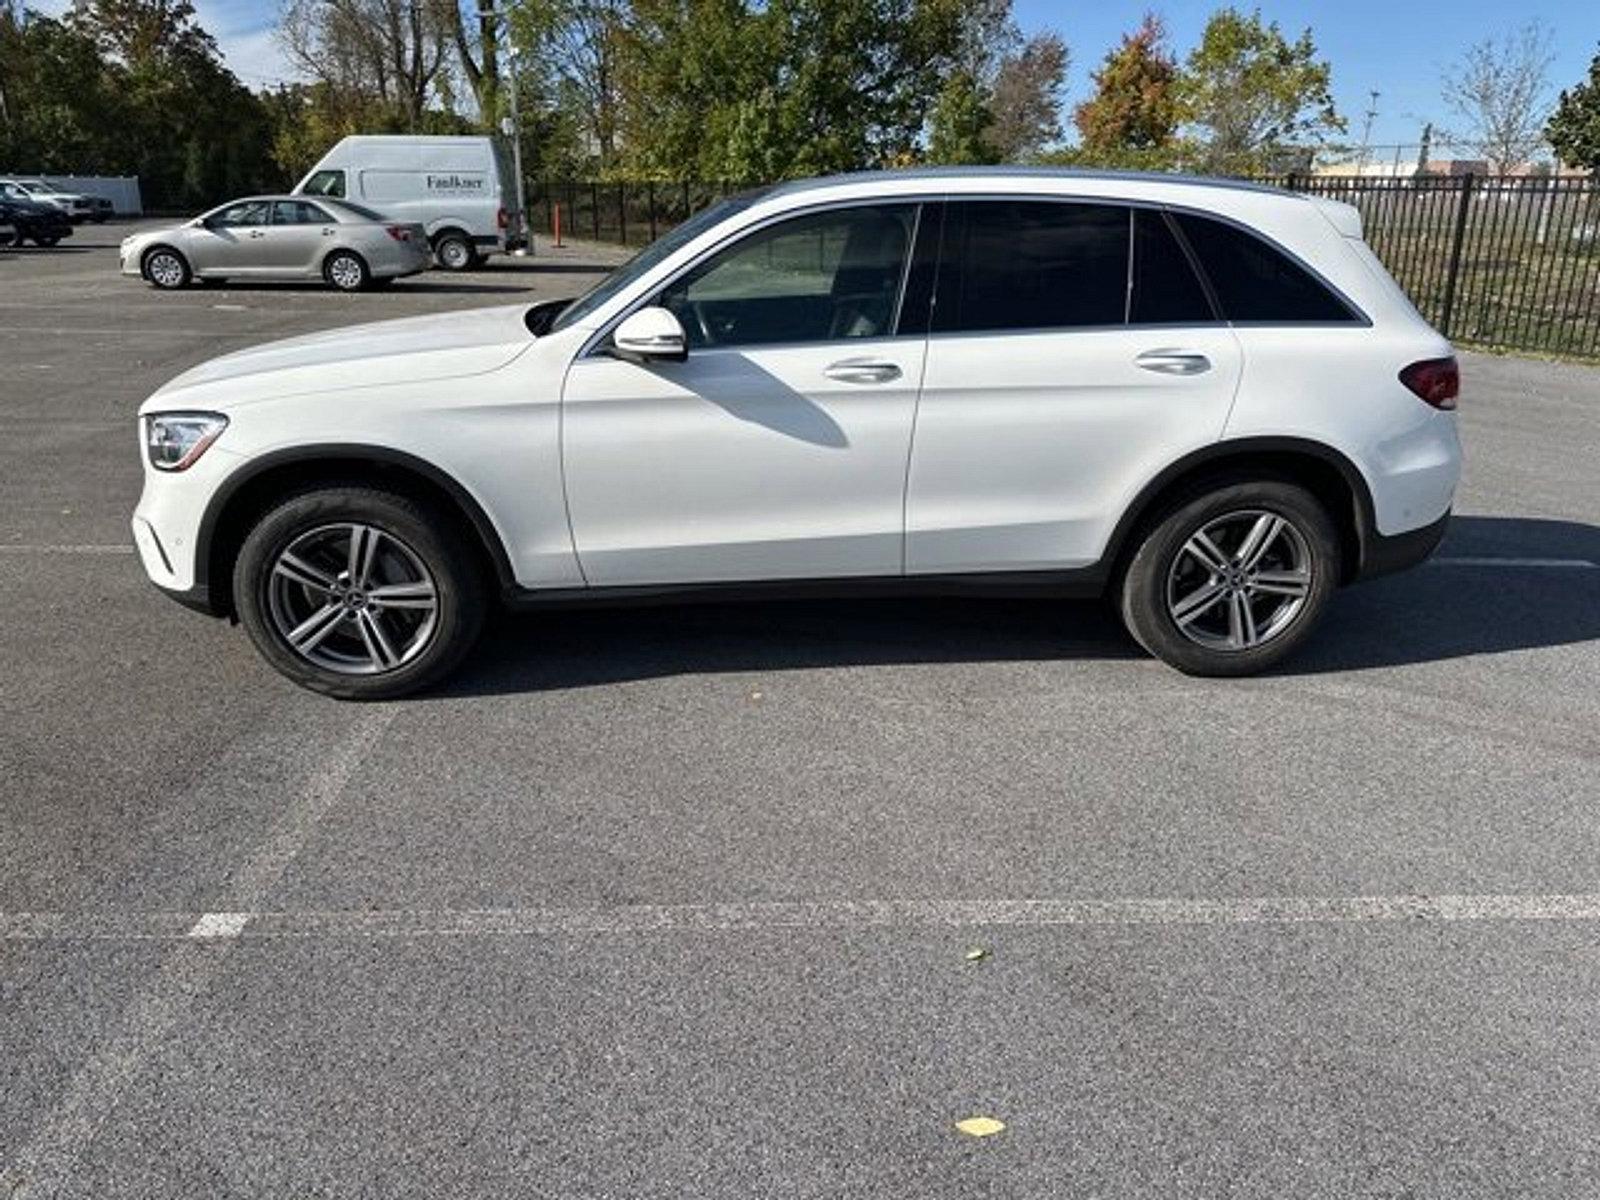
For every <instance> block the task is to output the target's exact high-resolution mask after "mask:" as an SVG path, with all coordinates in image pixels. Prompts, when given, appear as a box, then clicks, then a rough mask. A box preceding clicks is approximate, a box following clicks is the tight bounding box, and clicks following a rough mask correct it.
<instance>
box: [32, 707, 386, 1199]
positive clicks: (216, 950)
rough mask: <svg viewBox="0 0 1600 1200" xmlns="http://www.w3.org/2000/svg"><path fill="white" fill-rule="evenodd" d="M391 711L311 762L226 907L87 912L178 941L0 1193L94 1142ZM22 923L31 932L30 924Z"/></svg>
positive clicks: (52, 1175) (54, 1186)
mask: <svg viewBox="0 0 1600 1200" xmlns="http://www.w3.org/2000/svg"><path fill="white" fill-rule="evenodd" d="M396 711H397V710H396V709H393V708H388V709H379V710H370V711H366V712H363V713H362V714H361V715H360V716H359V717H358V718H357V719H356V721H355V722H354V724H353V726H352V728H351V729H350V730H349V732H348V734H347V735H346V736H345V737H344V738H343V739H342V740H341V741H340V743H339V745H338V747H337V748H336V749H335V750H334V752H333V754H332V755H331V756H330V757H329V758H328V759H326V760H324V761H323V762H321V763H319V764H318V766H317V768H316V770H315V772H314V773H313V774H312V775H311V777H310V778H309V779H308V780H307V781H306V783H305V785H304V787H303V788H302V789H301V791H300V793H299V794H298V795H297V796H294V797H293V798H292V799H291V801H290V802H289V803H288V804H287V805H286V806H285V810H284V812H283V815H282V817H281V819H280V821H279V823H278V826H277V828H276V830H275V831H274V832H273V833H272V835H271V836H269V837H268V838H267V840H266V841H265V842H264V843H263V844H262V845H261V847H260V848H259V849H258V850H257V851H256V852H255V853H254V854H253V855H251V856H250V858H249V859H248V860H247V861H246V862H245V863H244V864H243V865H242V866H241V867H240V868H239V869H238V870H237V871H236V872H234V874H233V875H232V876H231V877H230V879H229V882H228V887H227V892H228V898H229V899H230V900H231V901H232V902H233V903H232V905H231V907H230V908H229V909H228V910H226V911H218V912H209V913H194V914H189V915H188V917H187V919H186V920H174V916H175V914H172V913H165V914H155V913H148V914H125V915H112V916H110V917H95V918H91V919H90V923H91V924H93V925H96V926H98V927H99V930H98V932H96V933H90V934H88V935H87V936H91V937H112V938H152V937H155V938H163V937H177V938H181V939H183V940H184V941H185V942H186V943H194V942H199V943H201V944H202V945H204V946H206V947H207V948H206V949H200V948H198V947H197V946H194V945H190V944H186V945H184V946H182V947H178V948H174V949H173V950H172V951H171V952H169V953H168V954H167V955H166V957H165V958H164V959H163V961H162V963H161V966H160V968H159V969H158V970H157V971H156V973H155V975H154V976H153V978H152V979H151V981H150V983H149V984H148V985H146V986H145V987H144V988H142V989H141V990H140V991H139V992H138V993H137V994H136V995H135V997H134V999H133V1000H132V1002H131V1003H130V1004H129V1007H128V1010H127V1012H126V1013H124V1014H123V1019H122V1021H121V1024H120V1027H119V1029H118V1031H117V1032H116V1033H114V1034H112V1035H111V1037H110V1038H109V1039H108V1040H107V1041H105V1042H104V1043H103V1044H101V1045H100V1046H99V1047H98V1048H97V1049H96V1050H95V1051H94V1052H93V1053H92V1054H91V1055H90V1056H89V1057H88V1059H87V1060H86V1061H85V1062H84V1063H83V1065H82V1066H81V1067H79V1069H78V1071H77V1073H76V1074H74V1075H73V1077H72V1079H71V1081H70V1082H69V1083H68V1084H67V1086H66V1088H65V1089H64V1091H63V1092H62V1095H61V1099H60V1101H59V1103H58V1104H57V1105H56V1108H55V1110H54V1111H53V1112H52V1113H51V1115H50V1116H49V1118H48V1119H47V1120H45V1121H43V1122H41V1123H40V1124H39V1125H38V1126H36V1127H35V1129H34V1131H33V1133H32V1135H31V1136H30V1137H29V1138H28V1140H27V1141H26V1142H25V1143H24V1144H22V1145H21V1146H18V1147H15V1150H16V1153H15V1154H14V1155H13V1156H12V1158H11V1161H10V1163H9V1164H8V1165H7V1166H6V1167H5V1169H4V1170H0V1197H5V1196H12V1195H15V1194H17V1193H19V1192H22V1190H23V1189H24V1188H27V1189H28V1191H27V1192H26V1194H27V1195H30V1196H31V1195H39V1196H53V1195H56V1194H57V1193H58V1191H59V1190H61V1188H62V1185H63V1184H65V1183H66V1182H67V1181H69V1180H71V1179H72V1178H74V1177H75V1175H76V1173H77V1168H78V1156H79V1155H80V1154H81V1153H82V1151H83V1149H84V1147H85V1146H87V1145H88V1144H89V1143H90V1142H91V1141H93V1140H94V1138H95V1136H96V1134H97V1133H98V1132H99V1130H100V1126H101V1123H102V1122H103V1121H104V1120H105V1117H106V1114H107V1113H109V1112H110V1111H111V1109H112V1108H113V1107H115V1105H116V1103H117V1100H118V1098H119V1097H120V1096H121V1094H122V1092H123V1091H124V1090H125V1089H126V1088H127V1086H128V1084H129V1083H130V1082H131V1081H132V1079H133V1078H134V1076H135V1074H136V1073H137V1072H138V1070H139V1068H140V1067H141V1066H142V1065H143V1063H144V1061H145V1059H146V1058H148V1057H149V1055H150V1054H151V1053H153V1052H154V1051H155V1050H156V1049H157V1048H158V1047H159V1046H160V1045H161V1043H162V1041H163V1040H165V1039H166V1037H167V1036H168V1034H169V1033H170V1032H171V1031H172V1028H173V1027H174V1026H175V1025H177V1024H178V1023H179V1022H180V1021H182V1020H183V1019H184V1018H185V1016H186V1015H187V1014H188V1012H189V1009H190V1007H191V1006H192V1005H193V1004H194V1003H195V1001H196V1000H197V999H198V998H199V997H200V996H202V995H203V994H204V993H205V991H206V989H207V988H209V987H210V986H211V984H212V981H213V980H214V978H215V976H216V974H217V972H218V971H219V970H220V969H221V967H222V964H223V963H224V962H226V961H227V956H228V947H231V946H234V945H237V944H238V939H239V934H240V932H241V931H242V930H244V929H245V928H246V927H247V925H248V924H249V922H250V920H251V916H252V913H251V911H250V910H252V909H253V908H255V907H257V906H259V905H260V904H261V902H262V901H263V900H264V899H266V897H267V895H268V893H269V892H270V891H271V889H272V887H273V886H274V885H275V884H276V883H277V882H278V880H279V879H280V878H281V877H282V875H283V873H284V871H286V870H287V869H288V867H289V864H290V863H291V862H292V861H293V858H294V856H295V855H296V854H297V853H298V852H299V850H300V848H301V847H302V846H303V845H304V844H305V840H306V838H307V837H308V836H309V835H310V833H311V831H312V829H313V828H314V827H315V825H316V823H317V822H318V821H320V820H321V819H322V818H323V816H325V815H326V813H327V811H328V809H329V808H330V807H331V806H332V805H333V804H334V803H335V802H336V801H337V800H338V798H339V796H340V795H341V794H342V793H343V791H344V788H345V785H346V784H347V783H348V782H349V780H350V777H351V776H352V775H353V774H354V773H355V771H356V768H357V767H358V766H360V764H361V763H362V761H364V760H365V758H366V756H367V755H368V754H370V753H371V752H372V749H373V747H375V746H376V745H377V743H378V739H379V738H380V737H381V736H382V735H383V732H384V730H386V729H387V728H388V726H389V723H390V722H391V721H393V720H394V717H395V713H396ZM79 928H84V926H83V925H82V924H81V922H80V920H79V919H77V918H69V917H65V915H64V914H61V913H55V914H50V913H44V914H39V913H34V914H27V913H17V914H0V938H17V937H22V938H29V937H31V938H34V939H38V938H41V937H44V938H51V939H59V938H63V937H69V938H70V937H72V936H73V932H74V930H76V929H79ZM30 930H31V932H30Z"/></svg>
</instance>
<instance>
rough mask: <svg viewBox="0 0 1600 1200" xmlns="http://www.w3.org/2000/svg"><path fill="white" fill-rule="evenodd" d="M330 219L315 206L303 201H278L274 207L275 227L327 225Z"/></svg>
mask: <svg viewBox="0 0 1600 1200" xmlns="http://www.w3.org/2000/svg"><path fill="white" fill-rule="evenodd" d="M328 220H329V218H328V214H327V213H325V212H323V211H322V210H321V209H320V208H318V207H317V206H316V205H315V204H306V203H305V202H304V201H301V200H276V201H274V202H273V205H272V223H273V224H274V225H325V224H327V222H328Z"/></svg>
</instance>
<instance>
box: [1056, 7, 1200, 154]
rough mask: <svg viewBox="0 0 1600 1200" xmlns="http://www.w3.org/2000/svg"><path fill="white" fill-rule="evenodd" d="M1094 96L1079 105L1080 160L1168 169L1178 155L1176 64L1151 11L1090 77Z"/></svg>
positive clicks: (1179, 109) (1076, 117)
mask: <svg viewBox="0 0 1600 1200" xmlns="http://www.w3.org/2000/svg"><path fill="white" fill-rule="evenodd" d="M1093 79H1094V85H1095V91H1094V95H1093V96H1091V97H1090V98H1089V99H1088V100H1086V101H1084V102H1083V103H1082V104H1080V105H1078V108H1077V111H1076V112H1075V113H1074V114H1073V121H1074V123H1075V124H1076V125H1077V127H1078V136H1079V138H1080V140H1081V144H1082V151H1081V154H1080V158H1081V159H1082V160H1084V161H1089V162H1096V163H1101V164H1104V165H1107V166H1138V167H1146V168H1152V167H1166V166H1171V165H1172V164H1173V163H1174V162H1175V161H1176V157H1177V154H1178V141H1177V133H1178V123H1179V121H1180V119H1181V117H1182V108H1181V104H1180V99H1179V95H1178V83H1179V80H1178V63H1177V60H1176V59H1175V58H1174V57H1173V55H1172V53H1171V51H1169V50H1168V49H1167V46H1166V30H1165V29H1164V28H1163V26H1162V24H1161V19H1160V18H1159V17H1157V16H1156V15H1155V14H1154V13H1148V14H1146V16H1145V18H1144V21H1143V22H1142V23H1141V24H1140V26H1139V28H1138V29H1136V30H1134V31H1133V32H1132V33H1128V34H1124V35H1123V37H1122V42H1121V44H1120V45H1118V46H1117V48H1116V49H1114V50H1112V51H1111V52H1110V53H1109V54H1107V55H1106V59H1105V62H1104V63H1103V64H1102V65H1101V67H1100V69H1099V70H1098V71H1096V72H1095V73H1094V75H1093Z"/></svg>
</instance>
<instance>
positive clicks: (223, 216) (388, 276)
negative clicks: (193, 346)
mask: <svg viewBox="0 0 1600 1200" xmlns="http://www.w3.org/2000/svg"><path fill="white" fill-rule="evenodd" d="M121 254H122V273H123V274H124V275H137V276H139V277H140V278H142V279H145V280H147V281H148V282H149V283H151V284H152V285H153V286H155V287H158V288H167V289H172V288H181V287H185V286H187V285H188V283H189V281H190V280H192V279H198V280H199V281H200V282H202V283H217V282H221V281H222V280H225V279H240V280H243V279H263V280H267V279H272V280H278V279H294V280H321V281H323V282H325V283H327V284H329V285H331V286H332V287H336V288H338V289H340V290H341V291H346V292H355V291H360V290H361V289H362V288H364V287H368V286H370V285H373V284H385V283H390V282H392V281H393V280H396V279H398V278H400V277H401V276H402V275H415V274H417V273H418V272H419V271H425V270H427V268H428V237H427V231H426V230H425V229H424V228H423V227H422V226H421V225H414V224H408V223H406V222H402V221H391V220H390V219H389V218H388V217H385V216H384V215H383V214H382V213H378V212H374V211H373V210H372V209H370V208H365V207H363V206H362V205H359V204H352V203H350V201H348V200H335V199H333V198H331V197H326V196H319V197H318V198H317V199H316V200H315V201H311V200H308V199H306V198H305V197H304V196H252V197H250V198H248V199H245V200H234V201H232V202H231V203H228V204H224V205H222V206H221V207H220V208H214V209H212V210H211V211H210V212H208V213H205V214H203V215H202V216H198V217H196V218H195V219H194V220H192V221H188V222H186V223H184V224H182V225H174V226H171V227H169V228H165V229H152V230H147V231H146V232H144V233H136V234H134V235H133V236H132V237H128V238H125V239H123V242H122V251H121Z"/></svg>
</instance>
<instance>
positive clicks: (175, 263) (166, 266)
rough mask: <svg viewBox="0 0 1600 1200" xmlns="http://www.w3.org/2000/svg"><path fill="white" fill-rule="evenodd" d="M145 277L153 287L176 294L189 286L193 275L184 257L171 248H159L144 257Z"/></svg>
mask: <svg viewBox="0 0 1600 1200" xmlns="http://www.w3.org/2000/svg"><path fill="white" fill-rule="evenodd" d="M144 277H145V279H147V280H148V281H149V282H150V286H151V287H157V288H160V289H161V290H162V291H165V292H175V291H178V290H179V289H181V288H185V287H188V286H189V280H190V279H192V278H193V273H192V272H191V271H190V270H189V263H188V262H187V260H185V259H184V257H183V255H181V254H179V253H178V252H177V251H176V250H174V249H172V248H171V247H170V246H157V247H155V248H154V249H153V250H150V251H148V252H147V253H146V254H145V256H144Z"/></svg>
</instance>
